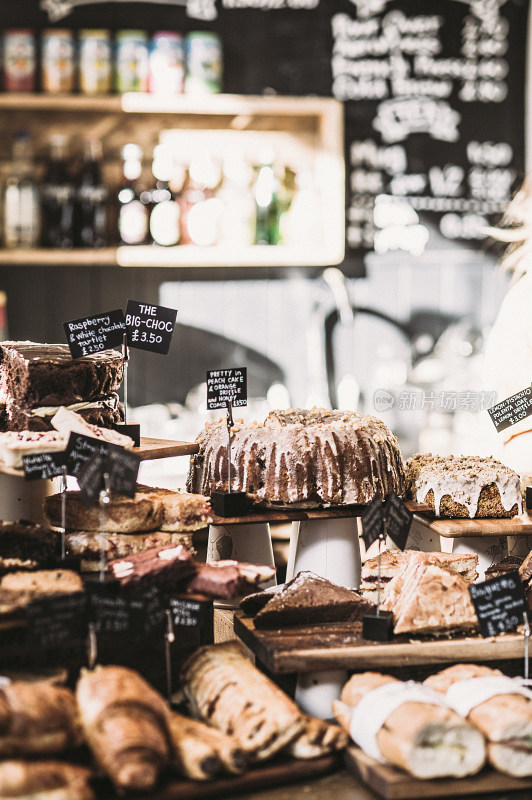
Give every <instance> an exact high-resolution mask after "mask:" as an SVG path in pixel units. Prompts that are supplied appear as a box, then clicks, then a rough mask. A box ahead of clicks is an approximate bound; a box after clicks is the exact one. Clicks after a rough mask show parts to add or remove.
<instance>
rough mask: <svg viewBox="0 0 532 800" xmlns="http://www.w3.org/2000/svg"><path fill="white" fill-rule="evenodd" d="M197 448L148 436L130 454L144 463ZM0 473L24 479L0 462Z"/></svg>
mask: <svg viewBox="0 0 532 800" xmlns="http://www.w3.org/2000/svg"><path fill="white" fill-rule="evenodd" d="M198 448H199V446H198V445H197V444H196V443H195V442H180V441H173V440H171V439H153V438H150V437H149V436H141V437H140V447H133V449H132V452H133V453H136V454H137V455H138V456H140V457H141V458H142V459H143V460H144V461H153V459H156V458H171V457H173V456H190V455H192V454H193V453H197V452H198ZM0 473H3V474H4V475H14V476H15V477H20V478H23V477H24V470H23V469H21V468H16V469H15V468H14V467H8V466H7V465H6V464H4V462H3V461H0Z"/></svg>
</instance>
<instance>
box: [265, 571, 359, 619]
mask: <svg viewBox="0 0 532 800" xmlns="http://www.w3.org/2000/svg"><path fill="white" fill-rule="evenodd" d="M372 609H373V605H372V604H371V603H368V602H367V601H366V600H364V598H363V597H361V596H360V595H359V594H358V592H355V591H353V590H351V589H346V588H345V587H343V586H338V584H336V583H333V582H332V581H328V580H327V579H326V578H321V577H320V576H319V575H315V574H314V573H313V572H308V571H304V572H299V573H298V574H297V575H296V576H295V577H294V578H292V580H291V581H288V583H286V584H285V585H284V587H283V589H281V591H279V592H276V593H275V594H274V595H273V596H272V598H271V600H269V601H268V602H267V603H266V605H265V606H264V608H262V609H261V610H260V611H259V612H258V613H257V614H256V615H255V618H254V622H255V627H256V628H282V627H284V626H285V625H307V624H309V625H312V624H314V623H319V622H346V621H349V622H355V621H357V620H360V619H361V618H362V616H363V615H364V614H365V613H366V612H368V611H370V610H372Z"/></svg>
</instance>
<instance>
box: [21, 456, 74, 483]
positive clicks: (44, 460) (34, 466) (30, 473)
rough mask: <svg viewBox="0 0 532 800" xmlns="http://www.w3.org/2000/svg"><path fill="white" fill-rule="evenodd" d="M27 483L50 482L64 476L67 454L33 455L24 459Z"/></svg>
mask: <svg viewBox="0 0 532 800" xmlns="http://www.w3.org/2000/svg"><path fill="white" fill-rule="evenodd" d="M22 463H23V466H24V478H25V479H26V480H27V481H36V480H50V479H51V478H57V477H58V476H59V475H62V474H63V466H64V464H65V463H66V453H63V452H61V453H32V454H31V455H29V456H23V457H22Z"/></svg>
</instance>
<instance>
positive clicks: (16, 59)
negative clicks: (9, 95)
mask: <svg viewBox="0 0 532 800" xmlns="http://www.w3.org/2000/svg"><path fill="white" fill-rule="evenodd" d="M2 65H3V73H4V89H5V91H6V92H32V91H33V90H34V89H35V73H36V69H35V36H34V32H33V30H31V29H30V28H20V29H10V30H6V31H4V38H3V50H2Z"/></svg>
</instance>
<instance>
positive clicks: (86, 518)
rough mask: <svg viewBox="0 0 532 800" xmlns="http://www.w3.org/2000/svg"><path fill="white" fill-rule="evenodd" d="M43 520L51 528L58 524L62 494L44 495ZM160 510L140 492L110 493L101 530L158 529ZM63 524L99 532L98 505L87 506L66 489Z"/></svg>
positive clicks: (60, 518)
mask: <svg viewBox="0 0 532 800" xmlns="http://www.w3.org/2000/svg"><path fill="white" fill-rule="evenodd" d="M43 510H44V515H45V518H46V521H47V522H48V524H49V525H52V526H54V527H61V526H62V495H61V493H58V494H51V495H48V497H45V498H44V501H43ZM162 519H163V509H162V505H161V504H160V503H154V502H153V500H152V498H150V497H144V496H142V495H135V497H133V498H131V497H126V495H123V494H116V493H112V494H111V497H110V502H109V503H108V504H107V506H106V523H105V529H106V531H107V532H108V533H139V532H140V531H156V530H160V527H161V523H162ZM65 526H66V528H68V529H70V530H74V531H99V530H100V527H101V520H100V507H99V505H98V504H96V505H94V506H92V507H91V508H87V507H86V506H85V504H84V502H83V500H82V498H81V493H80V492H77V491H72V490H70V491H67V492H66V502H65Z"/></svg>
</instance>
